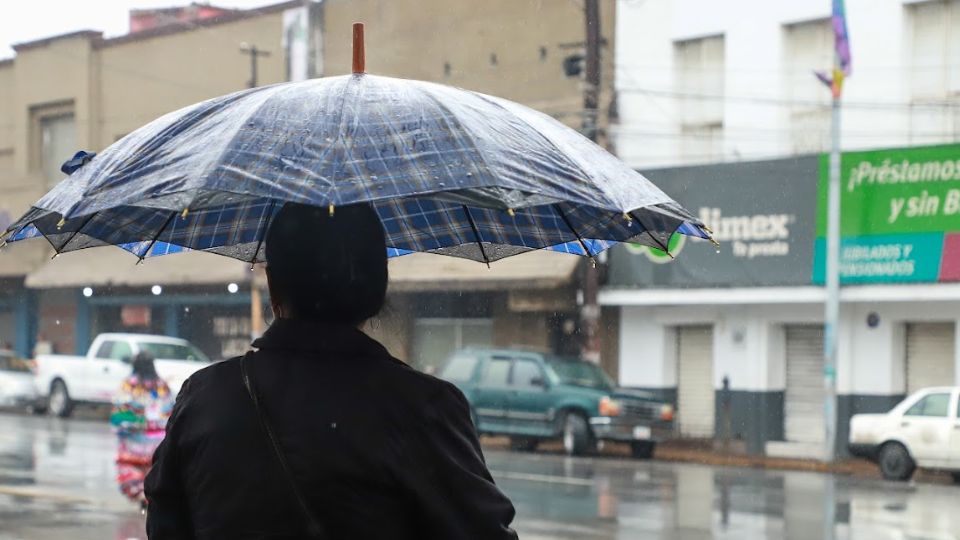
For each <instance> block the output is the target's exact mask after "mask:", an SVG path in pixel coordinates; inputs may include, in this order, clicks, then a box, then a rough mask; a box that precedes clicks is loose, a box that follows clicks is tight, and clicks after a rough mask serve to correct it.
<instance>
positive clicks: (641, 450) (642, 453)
mask: <svg viewBox="0 0 960 540" xmlns="http://www.w3.org/2000/svg"><path fill="white" fill-rule="evenodd" d="M656 446H657V443H655V442H653V441H634V442H632V443H630V455H632V456H633V457H634V458H636V459H650V458H652V457H653V449H654V448H656Z"/></svg>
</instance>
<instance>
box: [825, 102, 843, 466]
mask: <svg viewBox="0 0 960 540" xmlns="http://www.w3.org/2000/svg"><path fill="white" fill-rule="evenodd" d="M839 266H840V95H839V92H834V95H833V103H832V105H831V122H830V183H829V187H828V192H827V268H826V270H827V279H826V284H827V290H826V293H827V299H826V305H825V311H824V333H823V382H824V388H825V390H826V392H825V396H824V404H823V412H824V415H825V418H824V420H825V421H824V426H825V429H826V432H825V435H826V436H825V438H824V445H825V446H824V459H825V460H826V461H828V462H832V461H834V460H835V459H836V457H837V333H838V332H837V330H838V325H839V319H840V268H839Z"/></svg>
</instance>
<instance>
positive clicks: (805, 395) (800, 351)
mask: <svg viewBox="0 0 960 540" xmlns="http://www.w3.org/2000/svg"><path fill="white" fill-rule="evenodd" d="M785 330H786V338H787V339H786V351H787V387H786V392H785V396H784V415H785V416H784V432H785V433H784V435H785V436H786V439H787V440H788V441H793V442H805V443H822V442H823V438H824V429H825V426H824V423H823V400H824V396H825V392H824V387H823V327H822V326H806V325H796V326H787V327H786V328H785Z"/></svg>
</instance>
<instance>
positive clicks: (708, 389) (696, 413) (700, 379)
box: [677, 326, 715, 438]
mask: <svg viewBox="0 0 960 540" xmlns="http://www.w3.org/2000/svg"><path fill="white" fill-rule="evenodd" d="M714 399H715V395H714V388H713V328H712V327H709V326H681V327H678V328H677V424H678V426H679V428H680V435H682V436H684V437H695V438H709V437H713V424H714Z"/></svg>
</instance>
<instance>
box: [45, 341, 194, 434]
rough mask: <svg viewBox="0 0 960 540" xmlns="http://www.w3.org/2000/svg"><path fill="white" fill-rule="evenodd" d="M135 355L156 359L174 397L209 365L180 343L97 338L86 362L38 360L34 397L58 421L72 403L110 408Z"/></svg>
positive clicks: (51, 356) (56, 357) (84, 358)
mask: <svg viewBox="0 0 960 540" xmlns="http://www.w3.org/2000/svg"><path fill="white" fill-rule="evenodd" d="M140 351H146V352H148V353H150V354H151V355H152V356H153V357H154V358H155V359H156V361H155V364H156V368H157V373H158V374H159V375H160V377H161V378H163V380H165V381H166V382H167V384H168V385H169V386H170V391H171V392H173V393H174V394H176V393H177V392H179V391H180V386H181V385H182V384H183V382H184V381H185V380H186V379H187V377H189V376H190V375H192V374H193V373H194V372H195V371H197V370H199V369H202V368H204V367H206V366H207V365H209V364H210V360H209V359H208V358H207V357H206V355H204V354H203V353H202V352H201V351H200V350H199V349H197V348H196V347H195V346H193V345H192V344H191V343H190V342H189V341H187V340H185V339H179V338H172V337H166V336H153V335H149V334H100V335H99V336H97V337H96V339H94V340H93V343H92V344H91V345H90V350H88V351H87V355H86V356H66V355H59V354H48V355H40V356H38V357H37V358H36V371H35V378H34V381H35V384H36V389H37V394H38V395H39V396H46V398H47V399H46V400H45V401H46V407H47V411H48V412H49V413H50V414H52V415H56V416H61V417H66V416H69V415H70V413H71V412H72V410H73V406H74V405H75V404H76V403H110V401H111V400H112V399H113V397H114V396H115V395H116V393H117V391H118V390H119V389H120V385H121V383H122V382H123V380H124V379H126V378H127V377H129V376H130V373H131V369H132V366H131V359H132V358H133V357H134V355H136V354H137V353H139V352H140Z"/></svg>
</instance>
